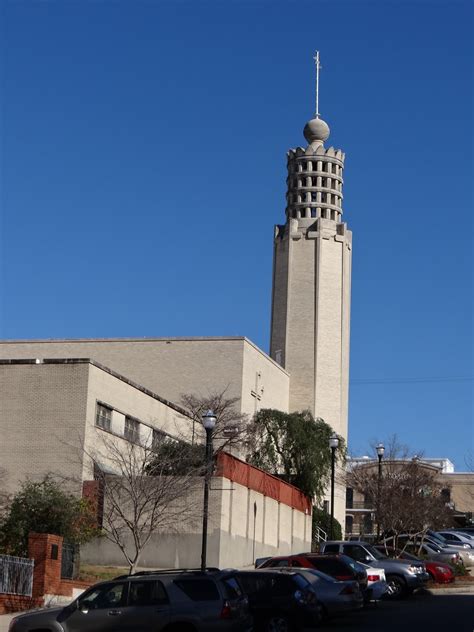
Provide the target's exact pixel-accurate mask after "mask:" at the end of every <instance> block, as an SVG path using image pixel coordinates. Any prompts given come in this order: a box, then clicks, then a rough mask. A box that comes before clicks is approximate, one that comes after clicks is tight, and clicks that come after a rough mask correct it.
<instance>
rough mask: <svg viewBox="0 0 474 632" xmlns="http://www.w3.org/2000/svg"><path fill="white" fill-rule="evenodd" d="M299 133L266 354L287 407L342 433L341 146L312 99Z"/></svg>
mask: <svg viewBox="0 0 474 632" xmlns="http://www.w3.org/2000/svg"><path fill="white" fill-rule="evenodd" d="M317 69H318V71H319V56H318V58H317ZM316 104H317V101H316ZM303 133H304V136H305V138H306V140H307V142H308V145H307V147H306V148H304V147H298V148H296V149H290V151H289V152H288V178H287V183H288V192H287V206H286V223H285V224H284V225H281V226H276V227H275V239H274V259H273V296H272V323H271V341H270V355H271V357H272V358H273V359H274V360H276V361H277V362H278V363H279V364H281V365H282V366H283V367H284V368H285V369H286V370H287V371H288V372H289V374H290V410H292V411H296V410H303V409H309V410H310V411H311V412H312V413H313V415H314V416H315V417H321V418H322V419H324V421H326V422H327V423H328V424H329V425H330V426H332V428H333V429H334V430H335V431H336V432H337V433H338V434H339V435H342V436H343V437H344V438H345V439H346V440H347V414H348V391H349V326H350V293H351V244H352V233H351V232H350V231H349V230H348V228H347V224H345V223H344V222H343V221H342V200H343V195H342V185H343V168H344V153H343V152H342V151H341V150H340V149H338V150H336V149H334V148H333V147H330V148H329V149H325V147H324V142H325V141H326V140H327V139H328V137H329V127H328V125H327V124H326V123H325V122H324V121H323V120H322V119H321V118H320V116H319V112H318V106H317V105H316V115H315V118H313V119H312V120H310V121H309V122H308V123H307V124H306V126H305V128H304V132H303Z"/></svg>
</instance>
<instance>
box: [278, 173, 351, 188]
mask: <svg viewBox="0 0 474 632" xmlns="http://www.w3.org/2000/svg"><path fill="white" fill-rule="evenodd" d="M318 177H319V176H318ZM292 182H293V185H291V180H290V186H293V187H294V188H296V187H299V188H301V187H317V186H319V187H321V188H323V189H337V190H340V189H342V182H339V180H335V179H334V178H321V184H320V185H318V178H317V177H309V176H308V177H306V178H302V179H298V178H293V180H292Z"/></svg>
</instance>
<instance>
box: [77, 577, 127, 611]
mask: <svg viewBox="0 0 474 632" xmlns="http://www.w3.org/2000/svg"><path fill="white" fill-rule="evenodd" d="M124 602H125V583H119V584H103V585H102V586H98V587H97V588H92V589H91V590H90V591H88V592H87V593H86V594H85V595H83V596H82V597H81V598H80V599H79V600H78V607H79V609H80V610H99V609H102V608H114V607H117V606H122V605H123V604H124Z"/></svg>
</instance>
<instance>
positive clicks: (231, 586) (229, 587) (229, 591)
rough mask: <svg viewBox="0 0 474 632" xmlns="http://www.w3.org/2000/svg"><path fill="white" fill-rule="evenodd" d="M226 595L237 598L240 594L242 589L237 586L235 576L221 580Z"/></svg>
mask: <svg viewBox="0 0 474 632" xmlns="http://www.w3.org/2000/svg"><path fill="white" fill-rule="evenodd" d="M223 584H224V589H225V592H226V597H227V598H228V599H238V598H239V597H241V596H242V590H241V588H240V586H239V582H238V581H237V580H236V578H235V577H227V579H224V581H223Z"/></svg>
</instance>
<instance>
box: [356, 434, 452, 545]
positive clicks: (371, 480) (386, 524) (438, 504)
mask: <svg viewBox="0 0 474 632" xmlns="http://www.w3.org/2000/svg"><path fill="white" fill-rule="evenodd" d="M438 474H439V472H438V469H437V468H435V467H434V466H432V465H430V464H428V463H424V462H423V460H422V456H421V454H415V455H410V454H409V450H408V448H407V447H406V446H402V445H400V444H399V443H398V441H397V439H396V437H392V438H391V439H390V440H389V441H388V442H387V445H386V453H385V455H384V459H383V467H382V475H381V477H380V478H379V475H378V464H377V457H376V455H375V456H374V458H373V459H372V460H367V461H355V462H353V463H352V466H351V468H350V470H349V472H348V474H347V486H348V487H351V488H352V489H354V490H355V491H356V492H358V493H359V494H360V495H361V496H362V497H363V498H364V501H365V504H366V505H371V507H372V508H373V509H374V513H375V521H376V522H377V524H378V525H379V526H380V530H381V532H382V533H384V534H386V535H392V536H395V537H397V536H398V535H400V534H402V533H410V534H412V535H421V536H423V535H424V534H425V533H426V530H427V529H429V528H440V527H444V526H446V525H448V524H450V523H451V520H452V518H451V510H450V508H449V506H448V505H447V502H446V497H445V489H446V486H445V485H444V484H442V483H441V482H440V481H439V479H438Z"/></svg>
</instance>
